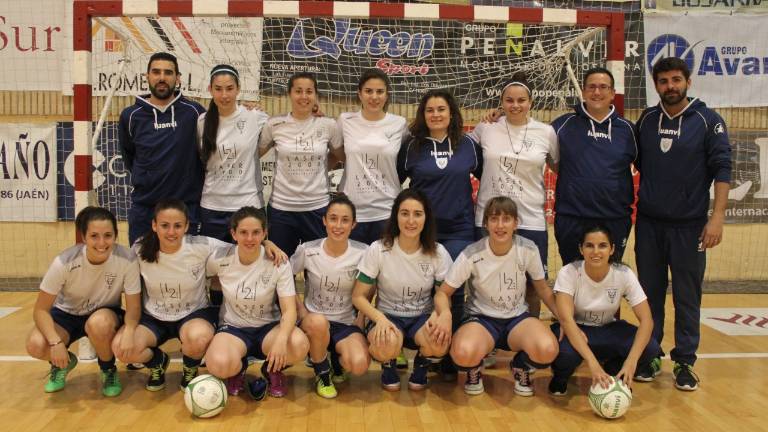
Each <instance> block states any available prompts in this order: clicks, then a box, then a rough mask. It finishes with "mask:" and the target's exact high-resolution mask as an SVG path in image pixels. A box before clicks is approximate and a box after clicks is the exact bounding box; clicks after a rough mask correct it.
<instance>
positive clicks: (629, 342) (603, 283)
mask: <svg viewBox="0 0 768 432" xmlns="http://www.w3.org/2000/svg"><path fill="white" fill-rule="evenodd" d="M615 248H616V245H615V243H614V241H613V237H612V235H611V233H610V231H609V230H608V228H607V227H605V226H603V225H599V224H598V225H595V226H592V227H589V228H587V229H586V230H585V232H584V234H583V236H582V239H581V243H580V245H579V251H580V252H581V254H582V256H583V259H582V260H579V261H574V262H572V263H570V264H568V265H566V266H565V267H563V268H562V269H560V272H558V274H557V280H556V281H555V297H556V303H557V311H558V316H559V317H560V321H559V322H558V323H555V324H553V325H552V331H553V332H554V333H555V334H557V335H560V334H562V333H563V332H564V333H565V338H563V339H562V340H561V341H560V353H559V354H558V355H557V359H555V361H554V362H553V363H552V373H553V377H552V381H550V383H549V392H550V393H551V394H553V395H558V396H559V395H564V394H566V391H567V388H568V378H569V377H570V376H571V375H573V372H574V371H575V370H576V368H577V367H578V366H579V364H581V361H582V359H584V360H586V361H587V365H588V366H589V372H590V373H591V374H592V383H593V385H594V384H598V383H599V384H601V385H602V386H603V387H606V388H607V387H608V386H609V384H610V383H611V380H612V378H611V376H615V377H616V379H621V380H623V381H624V383H626V384H627V385H631V384H632V379H633V377H634V378H635V379H636V380H638V381H653V378H654V376H655V375H657V374H658V371H659V369H658V368H653V367H652V365H651V362H652V361H653V360H654V359H655V356H656V354H657V353H658V352H659V345H658V343H657V342H656V341H655V340H654V339H653V338H651V332H652V331H653V319H652V318H651V309H650V307H649V306H648V300H647V299H646V297H645V293H644V292H643V288H642V287H641V286H640V282H638V280H637V276H635V274H634V273H633V272H632V269H630V268H629V267H627V266H626V265H624V264H621V263H620V262H613V260H614V259H615V258H614V257H613V252H614V250H615ZM622 298H625V299H626V300H627V302H628V303H629V305H630V306H631V307H632V311H633V312H634V313H635V316H636V317H637V320H638V322H639V323H640V326H639V327H636V326H634V325H632V324H629V323H628V322H626V321H624V320H617V319H616V311H618V310H619V307H620V305H621V299H622ZM585 336H586V338H585ZM638 366H639V369H638Z"/></svg>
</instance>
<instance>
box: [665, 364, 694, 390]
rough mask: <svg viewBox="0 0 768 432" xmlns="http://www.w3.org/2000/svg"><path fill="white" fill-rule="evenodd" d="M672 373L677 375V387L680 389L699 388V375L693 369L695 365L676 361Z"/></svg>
mask: <svg viewBox="0 0 768 432" xmlns="http://www.w3.org/2000/svg"><path fill="white" fill-rule="evenodd" d="M672 373H673V374H674V375H675V387H677V389H678V390H683V391H694V390H696V389H698V388H699V376H698V375H696V372H694V371H693V366H691V365H689V364H685V363H677V362H676V363H675V367H674V368H673V369H672Z"/></svg>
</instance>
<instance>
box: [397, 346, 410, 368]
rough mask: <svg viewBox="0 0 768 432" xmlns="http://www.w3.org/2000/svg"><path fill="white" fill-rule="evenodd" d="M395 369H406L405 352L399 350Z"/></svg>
mask: <svg viewBox="0 0 768 432" xmlns="http://www.w3.org/2000/svg"><path fill="white" fill-rule="evenodd" d="M397 368H398V369H408V359H407V358H406V357H405V351H403V350H400V354H398V355H397Z"/></svg>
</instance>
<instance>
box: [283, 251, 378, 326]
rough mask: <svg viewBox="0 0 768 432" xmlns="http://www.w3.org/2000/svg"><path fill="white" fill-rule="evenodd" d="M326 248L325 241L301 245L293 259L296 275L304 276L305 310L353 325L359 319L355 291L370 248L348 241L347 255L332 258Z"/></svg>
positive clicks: (292, 263)
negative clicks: (358, 276)
mask: <svg viewBox="0 0 768 432" xmlns="http://www.w3.org/2000/svg"><path fill="white" fill-rule="evenodd" d="M324 244H325V239H324V238H322V239H317V240H313V241H310V242H307V243H302V244H300V245H299V247H298V248H296V252H295V253H294V254H293V256H292V257H291V268H292V271H293V274H296V273H301V272H304V306H306V308H307V310H308V311H310V312H314V313H320V314H323V315H325V317H326V318H328V321H335V322H339V323H342V324H352V323H353V322H354V320H355V316H356V313H355V307H354V306H353V305H352V289H353V288H354V287H355V278H356V277H357V265H358V263H360V259H361V258H362V257H363V255H364V254H365V250H366V249H367V248H368V245H366V244H364V243H360V242H357V241H354V240H349V243H348V246H347V250H346V252H344V254H342V255H341V256H338V257H332V256H329V255H328V254H327V253H326V252H325V250H324V249H323V245H324Z"/></svg>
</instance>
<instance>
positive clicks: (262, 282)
mask: <svg viewBox="0 0 768 432" xmlns="http://www.w3.org/2000/svg"><path fill="white" fill-rule="evenodd" d="M207 273H208V276H218V277H219V281H220V282H221V290H222V292H223V294H224V304H223V305H222V306H221V312H220V313H219V323H220V325H231V326H234V327H241V328H242V327H261V326H264V325H266V324H269V323H271V322H275V321H279V320H280V317H281V314H280V305H279V303H278V297H290V296H295V295H296V288H295V287H294V285H293V274H291V267H290V266H289V265H288V264H287V263H283V264H281V265H280V266H279V267H275V265H274V264H273V263H272V261H270V260H269V259H268V258H267V257H266V252H265V251H264V246H261V253H260V254H259V259H258V260H256V262H254V263H252V264H249V265H247V266H246V265H243V264H242V263H240V258H239V257H238V255H237V245H228V246H224V247H222V248H217V249H216V251H215V252H214V253H213V256H212V257H211V258H210V259H208V265H207Z"/></svg>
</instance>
